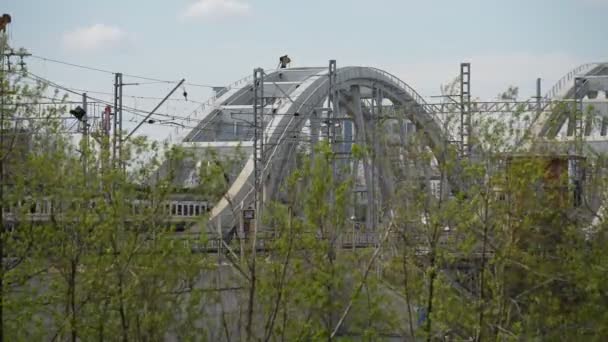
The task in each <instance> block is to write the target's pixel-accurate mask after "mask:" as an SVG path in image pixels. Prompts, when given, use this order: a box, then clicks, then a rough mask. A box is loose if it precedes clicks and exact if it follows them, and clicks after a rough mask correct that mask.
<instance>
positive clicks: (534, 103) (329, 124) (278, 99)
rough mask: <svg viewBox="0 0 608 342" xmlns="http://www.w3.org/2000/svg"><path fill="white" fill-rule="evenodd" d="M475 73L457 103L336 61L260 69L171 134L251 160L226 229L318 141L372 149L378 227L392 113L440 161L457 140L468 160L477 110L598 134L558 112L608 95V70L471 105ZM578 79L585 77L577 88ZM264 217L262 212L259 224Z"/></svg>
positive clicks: (369, 175) (227, 198) (225, 204)
mask: <svg viewBox="0 0 608 342" xmlns="http://www.w3.org/2000/svg"><path fill="white" fill-rule="evenodd" d="M470 70H471V66H470V64H468V63H463V64H462V65H461V76H462V77H461V94H460V95H461V96H460V97H461V98H460V100H461V101H460V103H457V102H454V103H449V102H448V103H441V104H430V103H427V102H426V101H425V100H424V99H423V98H422V96H420V95H419V94H418V93H417V92H416V91H415V90H414V89H413V88H412V87H410V86H409V85H408V84H406V83H405V82H403V81H401V80H400V79H398V78H397V77H395V76H393V75H391V74H390V73H388V72H386V71H383V70H379V69H375V68H369V67H343V68H336V63H335V61H330V64H329V67H318V68H317V67H313V68H290V69H280V70H273V71H265V72H264V71H263V70H261V69H256V70H255V72H254V74H253V75H252V76H250V77H248V78H246V79H243V80H240V81H238V82H237V83H235V84H234V85H231V86H228V87H226V88H224V89H222V90H221V91H220V92H219V93H218V94H217V95H216V97H215V98H213V99H212V100H211V101H210V102H208V103H207V104H206V105H205V106H204V108H203V110H202V111H201V112H200V113H197V115H196V116H192V117H190V118H188V120H190V121H194V122H196V128H194V129H192V130H190V131H187V132H177V133H179V134H177V135H174V137H173V138H174V139H175V140H176V141H179V142H180V143H181V144H182V146H184V147H186V148H189V149H192V150H194V151H195V152H196V153H195V154H197V155H202V153H201V152H202V151H204V150H205V149H207V148H217V149H220V150H222V151H225V152H226V153H228V152H229V151H230V150H231V149H234V148H235V147H236V146H241V148H242V149H243V150H244V151H245V152H246V154H247V155H249V157H248V158H247V159H246V160H245V161H244V163H243V165H242V167H241V170H240V172H239V173H238V174H235V175H232V176H231V179H230V182H231V185H230V188H229V190H228V191H227V193H226V194H225V195H224V197H223V198H222V199H221V200H220V201H219V202H218V203H216V204H215V205H214V206H213V210H212V212H211V222H212V223H213V224H214V225H215V227H216V228H217V230H218V232H219V231H222V230H224V231H225V230H226V229H232V228H233V227H235V226H237V225H238V220H239V219H238V218H240V217H241V211H242V210H243V209H247V208H250V207H254V208H256V210H257V211H261V208H262V207H263V206H261V205H260V203H263V202H264V201H267V200H269V199H276V198H278V197H279V188H280V184H281V181H282V180H283V179H284V178H285V177H286V176H287V175H288V174H289V172H290V171H291V170H292V169H293V167H294V165H295V158H294V156H295V154H296V153H294V152H295V151H296V149H297V147H298V144H300V143H301V142H302V141H306V142H308V143H310V144H314V143H315V142H317V141H318V140H319V139H327V140H329V141H330V142H331V143H332V145H333V148H334V151H335V152H337V153H345V154H348V152H349V151H348V150H349V149H348V148H345V146H340V144H344V142H350V143H352V142H357V143H361V144H365V145H367V146H369V147H372V149H373V153H372V157H370V158H368V160H365V161H363V165H362V169H363V171H364V172H363V174H364V179H365V182H364V183H365V186H364V189H363V190H362V191H363V192H365V193H366V197H367V199H366V202H367V203H368V214H367V215H366V216H367V217H368V220H367V222H366V225H367V226H368V228H372V227H374V226H375V225H376V224H377V223H378V221H379V220H381V219H382V218H381V217H375V215H376V214H377V212H378V209H370V208H373V207H375V206H378V208H380V207H381V206H382V202H383V201H385V200H386V198H387V197H388V196H390V192H391V190H392V189H393V186H394V178H395V177H394V175H393V173H392V172H393V171H391V168H390V167H388V165H386V161H382V160H375V159H374V158H373V156H374V155H382V154H383V153H385V151H382V146H380V144H377V139H375V138H376V137H375V134H377V132H376V131H377V130H376V129H375V128H376V126H377V122H378V121H379V119H381V118H387V117H391V115H392V118H393V119H396V120H399V122H400V126H402V127H404V126H407V124H408V123H411V124H413V126H415V127H416V130H418V131H423V132H424V134H425V135H426V136H427V137H428V144H429V147H430V148H431V149H432V150H433V151H434V153H435V155H436V156H440V155H441V151H442V150H443V149H444V148H445V147H446V144H448V143H454V142H457V143H458V144H459V145H460V146H457V147H458V148H459V150H460V151H461V153H462V155H463V156H466V155H468V154H469V153H470V148H471V146H470V144H471V143H470V137H471V135H473V134H474V130H473V127H472V126H471V120H472V117H473V116H475V115H479V114H480V113H513V112H516V111H520V112H521V111H523V112H527V113H531V114H532V117H533V120H532V122H531V124H530V126H529V129H530V130H531V132H532V133H533V134H535V135H537V136H540V137H546V138H555V137H559V136H560V135H559V134H562V135H563V136H562V137H561V139H562V140H566V141H567V140H568V139H569V136H573V135H574V134H569V130H568V129H567V126H568V125H567V123H568V122H571V124H570V125H572V124H574V126H573V127H579V129H578V130H576V132H579V134H581V135H582V134H583V132H584V133H585V135H586V136H588V137H590V136H592V135H593V134H592V133H593V132H595V131H598V130H597V129H592V127H591V126H592V123H589V122H587V123H585V122H582V120H580V121H576V118H575V117H572V118H569V117H567V116H564V115H563V114H560V113H559V111H555V110H554V109H555V108H556V107H557V106H558V105H561V104H563V103H568V101H571V102H572V103H573V105H576V104H578V106H579V107H581V106H582V103H583V102H584V103H588V102H589V101H593V98H594V97H598V96H597V94H598V92H604V94H605V92H606V90H607V89H608V64H603V63H596V64H585V65H582V66H580V67H578V68H576V69H574V70H573V71H571V72H569V73H568V74H567V75H566V76H564V78H562V79H561V80H560V81H559V82H558V83H557V84H556V85H555V86H554V87H553V88H551V90H550V91H549V92H548V94H547V95H546V96H544V97H542V98H541V96H539V94H537V96H536V98H532V99H531V100H528V101H495V102H472V101H471V90H470V84H471V77H470V76H471V73H470ZM575 80H579V81H576V82H579V83H577V85H576V86H575ZM580 80H584V82H582V81H580ZM577 89H578V90H577ZM537 92H540V83H539V84H538V87H537ZM604 96H605V95H604ZM604 102H605V100H604ZM389 108H392V109H393V110H389ZM395 108H398V109H399V110H394V109H395ZM444 114H460V118H461V120H460V129H459V130H453V129H450V128H446V125H444V120H445V115H444ZM604 115H608V113H604ZM404 122H405V124H404ZM605 122H606V120H602V126H601V127H600V128H599V134H596V136H598V137H603V136H605V135H606V127H605V126H606V125H605ZM585 124H586V125H585ZM348 125H350V128H348V129H347V126H348ZM583 126H586V128H583ZM401 132H403V130H402V131H401ZM564 132H565V134H564ZM558 133H559V134H558ZM573 133H574V132H573ZM455 137H458V138H455ZM175 140H174V141H175ZM592 140H593V139H592ZM185 173H186V174H187V173H188V172H185ZM376 187H377V189H376ZM259 214H261V212H260V213H259ZM260 217H261V215H256V220H259V218H260Z"/></svg>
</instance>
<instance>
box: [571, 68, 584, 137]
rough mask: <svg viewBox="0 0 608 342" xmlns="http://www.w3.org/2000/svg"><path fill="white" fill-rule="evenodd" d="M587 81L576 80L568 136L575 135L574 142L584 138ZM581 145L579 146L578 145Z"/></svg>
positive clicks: (578, 78) (576, 78) (579, 78)
mask: <svg viewBox="0 0 608 342" xmlns="http://www.w3.org/2000/svg"><path fill="white" fill-rule="evenodd" d="M584 82H585V79H584V78H581V77H575V78H574V108H573V110H572V113H571V114H570V120H569V121H568V133H567V135H568V136H572V135H574V140H575V141H576V140H577V139H578V138H582V137H583V97H584V94H583V86H584ZM576 145H579V144H576Z"/></svg>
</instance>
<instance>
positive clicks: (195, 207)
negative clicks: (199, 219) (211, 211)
mask: <svg viewBox="0 0 608 342" xmlns="http://www.w3.org/2000/svg"><path fill="white" fill-rule="evenodd" d="M200 214H201V207H200V205H198V204H197V205H195V206H194V215H195V216H198V215H200Z"/></svg>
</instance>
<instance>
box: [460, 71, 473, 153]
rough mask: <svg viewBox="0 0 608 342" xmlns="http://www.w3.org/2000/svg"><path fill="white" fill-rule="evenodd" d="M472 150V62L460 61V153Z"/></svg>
mask: <svg viewBox="0 0 608 342" xmlns="http://www.w3.org/2000/svg"><path fill="white" fill-rule="evenodd" d="M470 152H471V63H460V155H461V156H462V157H468V156H469V154H470Z"/></svg>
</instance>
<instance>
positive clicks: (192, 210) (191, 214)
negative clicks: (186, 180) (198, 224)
mask: <svg viewBox="0 0 608 342" xmlns="http://www.w3.org/2000/svg"><path fill="white" fill-rule="evenodd" d="M189 214H190V216H194V206H193V205H192V204H190V212H189Z"/></svg>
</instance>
